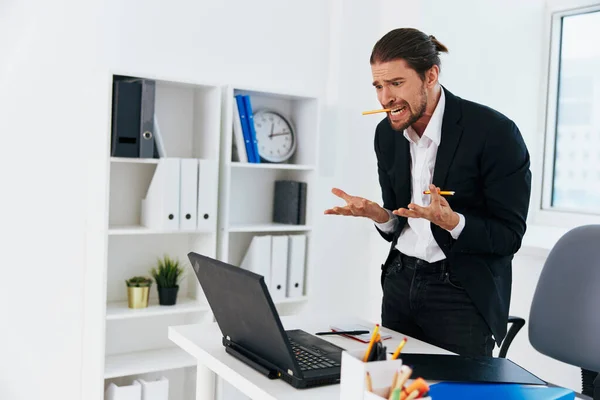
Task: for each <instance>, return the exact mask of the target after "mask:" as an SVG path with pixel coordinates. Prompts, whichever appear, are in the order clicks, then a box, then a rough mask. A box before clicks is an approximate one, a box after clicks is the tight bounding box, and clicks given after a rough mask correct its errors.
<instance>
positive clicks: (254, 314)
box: [188, 252, 343, 388]
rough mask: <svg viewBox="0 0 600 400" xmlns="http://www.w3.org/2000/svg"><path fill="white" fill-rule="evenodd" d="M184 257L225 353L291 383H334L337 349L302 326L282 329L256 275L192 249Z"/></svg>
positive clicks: (306, 385)
mask: <svg viewBox="0 0 600 400" xmlns="http://www.w3.org/2000/svg"><path fill="white" fill-rule="evenodd" d="M188 258H189V260H190V262H191V264H192V267H193V269H194V272H195V273H196V276H197V278H198V281H199V282H200V285H201V286H202V290H203V291H204V294H205V295H206V298H207V300H208V303H209V305H210V307H211V309H212V311H213V314H214V316H215V319H216V320H217V324H218V325H219V328H220V329H221V333H222V334H223V346H225V351H226V352H227V353H228V354H231V355H232V356H234V357H236V358H237V359H239V360H241V361H242V362H244V363H246V364H248V365H249V366H251V367H252V368H254V369H256V370H257V371H259V372H261V373H262V374H264V375H265V376H267V377H268V378H270V379H276V378H281V379H283V380H284V381H285V382H287V383H289V384H290V385H292V386H293V387H295V388H309V387H315V386H322V385H330V384H335V383H339V381H340V369H341V358H342V351H343V349H342V348H341V347H338V346H336V345H334V344H332V343H329V342H328V341H326V340H324V339H321V338H319V337H316V336H313V335H311V334H309V333H307V332H305V331H303V330H299V329H296V330H289V331H285V330H284V329H283V325H282V324H281V320H280V319H279V314H278V313H277V310H276V309H275V305H274V304H273V300H272V298H271V295H270V293H269V291H268V289H267V285H266V284H265V280H264V277H263V276H262V275H258V274H255V273H253V272H251V271H247V270H245V269H242V268H239V267H236V266H233V265H230V264H227V263H224V262H222V261H218V260H215V259H213V258H210V257H206V256H203V255H200V254H197V253H193V252H191V253H189V254H188Z"/></svg>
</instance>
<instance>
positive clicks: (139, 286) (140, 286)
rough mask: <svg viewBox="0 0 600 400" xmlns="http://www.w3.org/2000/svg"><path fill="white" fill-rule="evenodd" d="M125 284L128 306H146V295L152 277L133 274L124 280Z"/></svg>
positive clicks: (147, 294) (148, 291)
mask: <svg viewBox="0 0 600 400" xmlns="http://www.w3.org/2000/svg"><path fill="white" fill-rule="evenodd" d="M125 284H127V303H128V305H129V308H146V307H148V296H149V294H150V286H152V279H150V278H148V277H146V276H134V277H133V278H131V279H127V280H126V281H125Z"/></svg>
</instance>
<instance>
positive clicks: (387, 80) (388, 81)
mask: <svg viewBox="0 0 600 400" xmlns="http://www.w3.org/2000/svg"><path fill="white" fill-rule="evenodd" d="M403 80H404V78H403V77H401V76H399V77H397V78H392V79H384V80H383V81H384V82H385V83H390V82H396V81H403ZM378 84H379V81H375V82H373V86H377V85H378Z"/></svg>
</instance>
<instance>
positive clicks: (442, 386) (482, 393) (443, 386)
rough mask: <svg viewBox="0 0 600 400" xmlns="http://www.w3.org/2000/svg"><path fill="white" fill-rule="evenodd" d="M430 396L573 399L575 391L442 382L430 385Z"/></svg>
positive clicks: (465, 399)
mask: <svg viewBox="0 0 600 400" xmlns="http://www.w3.org/2000/svg"><path fill="white" fill-rule="evenodd" d="M429 396H431V399H432V400H438V399H443V400H452V399H456V400H475V399H477V400H481V399H485V400H517V399H519V400H542V399H543V400H572V399H574V398H575V392H574V391H572V390H570V389H565V388H561V387H549V386H540V385H517V384H513V383H458V382H440V383H434V384H432V385H430V386H429Z"/></svg>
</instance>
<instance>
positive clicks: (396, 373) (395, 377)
mask: <svg viewBox="0 0 600 400" xmlns="http://www.w3.org/2000/svg"><path fill="white" fill-rule="evenodd" d="M396 382H398V370H396V372H394V378H392V386H390V395H389V396H388V400H392V395H393V394H394V388H395V387H396ZM398 396H400V394H398Z"/></svg>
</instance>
